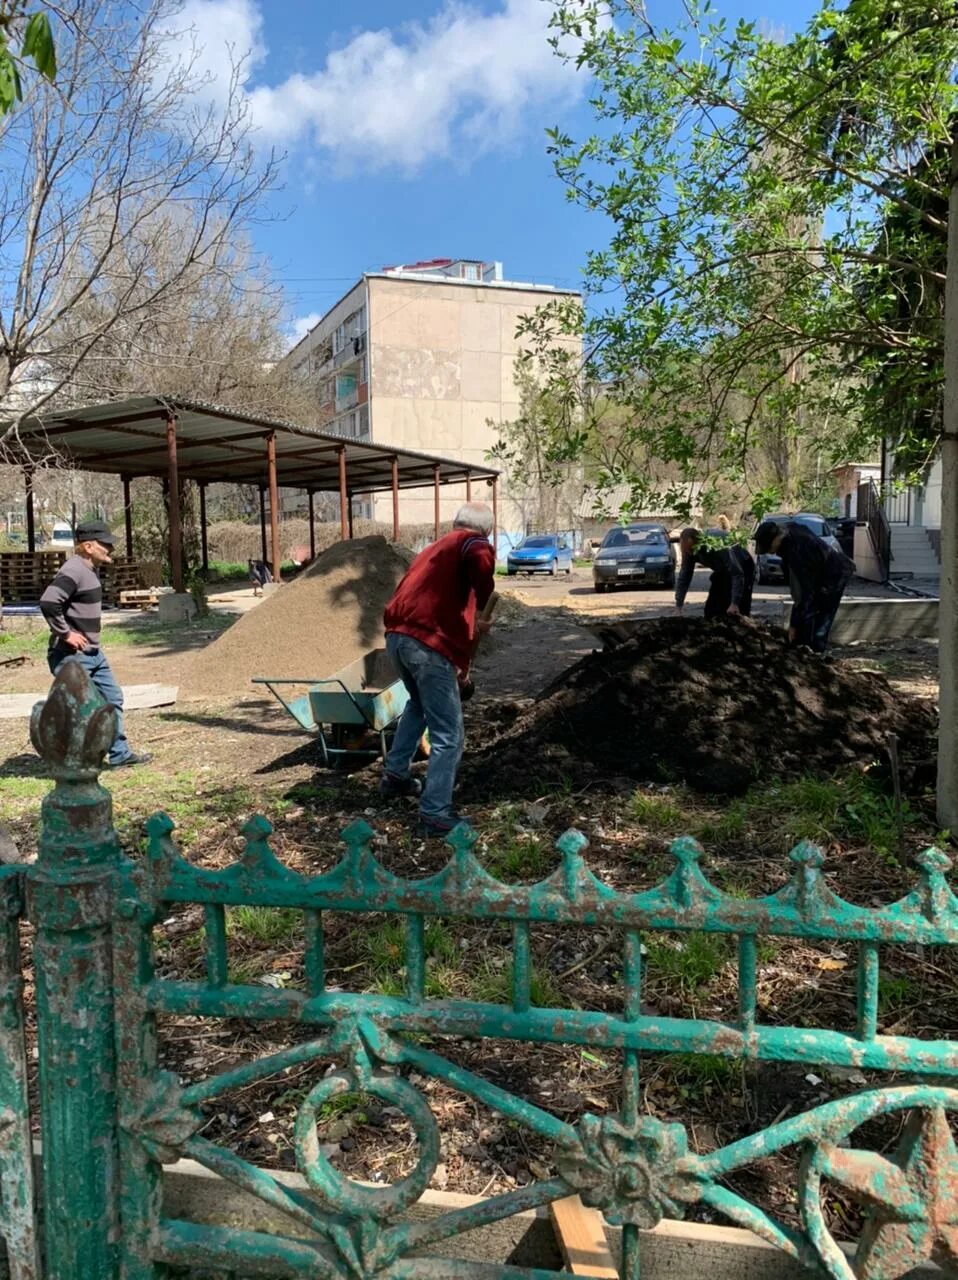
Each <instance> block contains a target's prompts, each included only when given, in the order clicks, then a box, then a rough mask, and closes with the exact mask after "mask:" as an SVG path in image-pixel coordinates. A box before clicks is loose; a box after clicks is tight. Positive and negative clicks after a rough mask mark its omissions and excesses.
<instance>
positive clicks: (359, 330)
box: [333, 307, 366, 356]
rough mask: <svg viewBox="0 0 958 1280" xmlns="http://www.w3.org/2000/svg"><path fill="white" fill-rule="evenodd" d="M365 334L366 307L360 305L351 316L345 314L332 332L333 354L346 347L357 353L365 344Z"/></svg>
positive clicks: (336, 354)
mask: <svg viewBox="0 0 958 1280" xmlns="http://www.w3.org/2000/svg"><path fill="white" fill-rule="evenodd" d="M365 335H366V308H365V307H360V308H359V310H358V311H354V312H353V314H352V315H351V316H347V317H346V319H345V320H344V321H343V322H342V324H341V325H339V326H337V328H336V331H335V332H334V333H333V355H334V356H338V355H339V353H340V352H341V351H345V350H346V348H347V347H351V348H352V349H353V352H354V353H356V354H358V351H359V350H360V349H362V347H363V346H365Z"/></svg>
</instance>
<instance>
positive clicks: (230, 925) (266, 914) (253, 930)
mask: <svg viewBox="0 0 958 1280" xmlns="http://www.w3.org/2000/svg"><path fill="white" fill-rule="evenodd" d="M302 933H303V913H302V911H296V910H294V909H293V908H292V907H251V906H242V907H229V908H227V912H226V936H227V937H228V938H232V939H234V940H236V941H239V942H248V943H257V944H261V945H262V946H264V947H271V946H276V947H281V946H286V945H288V944H290V943H292V942H294V941H296V940H298V939H299V938H300V937H301V935H302Z"/></svg>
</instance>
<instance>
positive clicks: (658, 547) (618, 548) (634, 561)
mask: <svg viewBox="0 0 958 1280" xmlns="http://www.w3.org/2000/svg"><path fill="white" fill-rule="evenodd" d="M675 560H676V556H675V547H674V546H673V545H672V543H671V542H670V541H669V531H668V529H666V527H665V525H664V524H627V525H620V526H617V527H616V528H615V529H610V530H609V532H608V533H607V534H606V535H605V537H604V538H603V539H602V546H601V547H600V548H599V550H598V551H597V552H596V553H595V559H594V560H593V561H592V581H593V584H594V586H595V589H596V591H608V590H609V588H610V587H623V586H643V585H645V584H646V583H649V582H651V583H659V584H661V585H662V586H664V587H674V586H675Z"/></svg>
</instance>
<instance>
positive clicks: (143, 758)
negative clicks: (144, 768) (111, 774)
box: [106, 751, 153, 769]
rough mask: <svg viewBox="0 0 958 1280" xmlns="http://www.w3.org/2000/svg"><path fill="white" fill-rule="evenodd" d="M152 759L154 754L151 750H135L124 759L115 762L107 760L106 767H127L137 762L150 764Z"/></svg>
mask: <svg viewBox="0 0 958 1280" xmlns="http://www.w3.org/2000/svg"><path fill="white" fill-rule="evenodd" d="M152 759H153V756H152V754H151V753H150V752H149V751H140V752H136V751H133V752H131V753H130V755H128V756H124V757H123V759H122V760H117V762H116V763H115V764H113V763H111V762H110V761H109V760H107V761H106V767H107V768H108V769H126V768H129V767H131V766H132V765H135V764H149V763H150V761H151V760H152Z"/></svg>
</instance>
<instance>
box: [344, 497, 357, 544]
mask: <svg viewBox="0 0 958 1280" xmlns="http://www.w3.org/2000/svg"><path fill="white" fill-rule="evenodd" d="M346 496H347V499H348V504H349V536H350V537H351V538H354V537H355V536H356V535H355V534H354V533H353V492H352V490H351V489H350V491H349V493H348V494H347V495H346Z"/></svg>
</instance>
